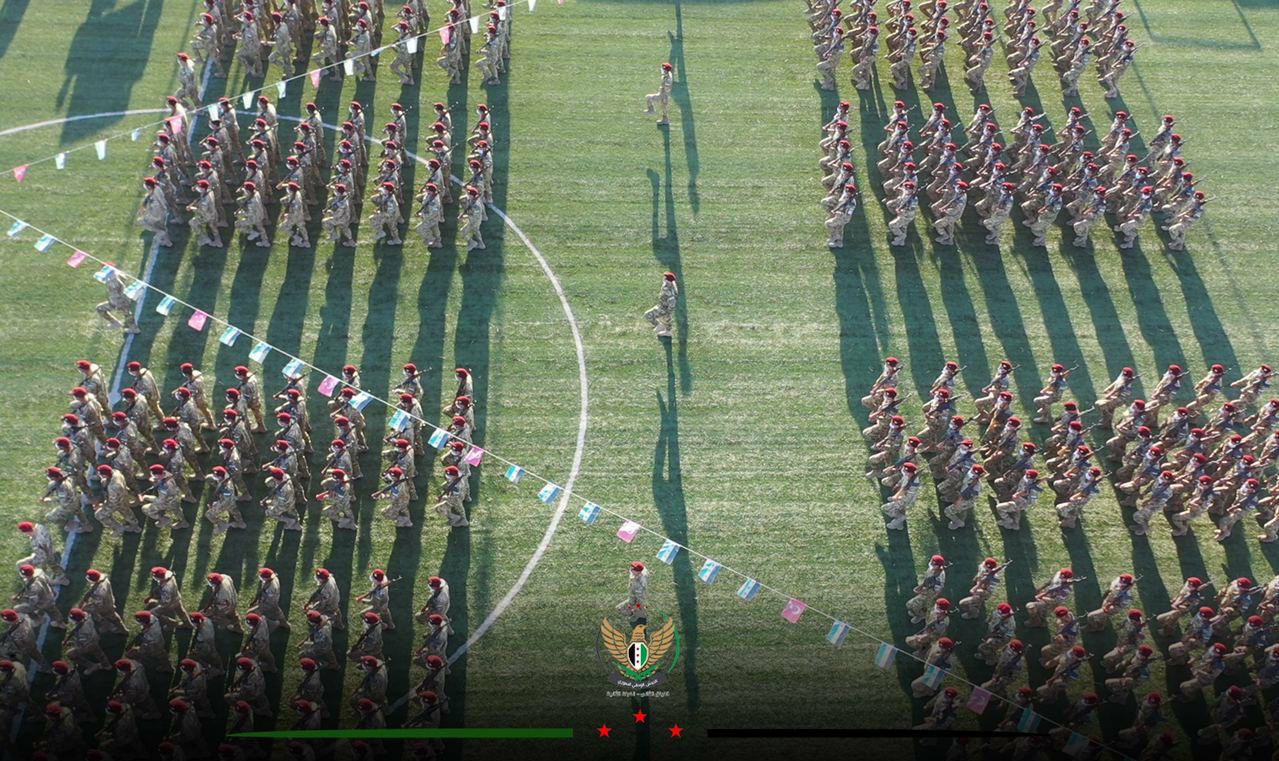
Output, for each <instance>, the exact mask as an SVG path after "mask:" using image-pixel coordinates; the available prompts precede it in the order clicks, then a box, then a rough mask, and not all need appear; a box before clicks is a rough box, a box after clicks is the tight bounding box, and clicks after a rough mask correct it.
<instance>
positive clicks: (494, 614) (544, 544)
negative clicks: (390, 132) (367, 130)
mask: <svg viewBox="0 0 1279 761" xmlns="http://www.w3.org/2000/svg"><path fill="white" fill-rule="evenodd" d="M163 111H164V109H161V108H142V109H134V110H131V111H108V112H104V113H100V114H83V115H81V116H69V117H63V118H61V119H49V120H46V121H43V122H37V123H35V124H25V125H22V126H18V127H10V128H9V129H6V130H0V137H4V136H6V135H13V134H17V133H19V132H27V131H29V130H35V129H40V128H42V127H51V126H54V125H57V124H63V123H65V122H73V121H83V120H86V119H105V118H107V117H111V116H128V115H134V114H151V113H160V112H163ZM278 118H280V119H283V120H286V121H294V122H298V121H301V118H299V117H296V116H283V115H281V116H279V117H278ZM324 126H325V127H326V128H327V129H331V130H334V131H336V130H337V129H338V128H337V126H336V125H333V124H325V125H324ZM365 139H366V140H367V141H368V142H370V143H372V142H373V138H372V137H370V136H367V135H366V136H365ZM405 153H406V154H407V155H408V156H409V157H410V158H412V159H413V160H414V161H416V162H417V163H419V164H422V165H424V166H425V165H426V160H425V159H423V158H422V157H420V156H418V155H417V154H414V153H409V152H408V151H406V152H405ZM451 179H452V180H453V182H454V183H456V184H458V185H462V184H463V183H462V180H461V179H459V178H457V177H452V178H451ZM489 208H490V209H492V210H493V213H494V214H497V215H498V216H499V217H501V219H502V222H503V223H505V224H506V226H507V227H509V228H510V229H511V232H513V233H515V235H516V236H517V237H518V238H519V239H520V242H522V243H523V244H524V247H525V248H527V249H528V250H529V253H531V254H532V255H533V258H534V259H536V260H537V263H538V266H540V267H541V268H542V273H543V274H545V275H546V279H547V280H549V281H550V283H551V287H552V288H553V289H554V290H555V295H556V297H558V298H559V300H560V307H561V308H562V309H563V310H564V317H565V319H567V320H568V327H569V331H570V332H571V333H572V334H573V350H574V352H575V353H576V354H577V382H578V385H579V387H580V388H581V394H580V396H581V405H580V407H579V412H578V418H577V447H576V449H575V450H574V451H573V465H572V467H571V468H570V469H569V474H568V480H566V481H565V482H564V484H563V488H564V496H563V497H560V501H559V504H558V505H556V507H555V513H554V514H553V515H552V516H551V522H550V524H549V525H547V527H546V531H545V532H544V533H543V534H542V539H541V541H540V542H538V544H537V549H536V550H534V552H533V555H532V557H530V558H529V559H528V562H527V563H525V564H524V570H522V571H521V572H520V576H519V578H518V579H516V580H515V585H514V586H512V587H511V588H510V589H509V590H507V592H506V594H505V595H503V596H502V599H501V600H498V603H497V605H495V606H494V607H493V610H491V611H490V612H489V614H488V615H487V616H486V617H485V618H484V620H483V621H482V622H480V625H479V626H478V627H476V629H475V632H474V633H473V634H471V636H470V638H468V639H467V640H466V642H463V643H462V644H461V645H460V646H459V647H458V648H457V649H456V650H454V651H453V654H452V655H451V656H449V663H450V664H452V663H454V662H456V661H457V660H458V659H459V658H461V657H462V656H463V655H465V654H466V652H467V651H468V650H470V649H471V646H472V645H474V644H475V643H476V642H478V641H479V640H480V638H481V637H483V636H484V635H485V634H486V633H488V631H489V629H491V628H493V625H494V624H495V623H497V619H498V618H500V617H501V615H502V614H503V613H505V612H506V610H507V609H508V608H509V607H510V606H511V603H512V602H513V601H514V600H515V597H516V595H518V594H519V593H520V592H521V591H523V589H524V585H525V584H527V583H528V580H529V578H530V577H532V575H533V571H534V570H535V569H536V568H537V566H538V564H539V563H541V562H542V557H543V556H544V555H546V551H547V549H549V548H550V546H551V540H552V539H554V538H555V532H556V531H558V530H559V527H560V523H561V521H562V520H563V518H564V513H565V512H566V511H567V510H568V505H569V499H570V498H571V496H572V494H573V486H574V485H575V484H576V483H577V477H578V476H579V475H580V474H581V470H582V456H583V454H584V453H585V451H586V429H587V427H588V425H589V424H590V417H591V416H590V396H589V392H588V382H587V375H586V347H585V346H584V345H583V344H582V332H581V330H580V328H579V326H578V324H577V317H576V316H574V314H573V307H572V306H570V305H569V302H568V295H567V294H565V292H564V286H563V285H562V284H561V283H560V279H559V277H558V276H557V275H556V274H555V270H553V269H552V268H551V263H550V262H549V261H547V259H546V256H545V255H544V254H543V253H542V252H541V250H540V249H538V247H537V246H535V245H533V241H531V240H529V238H528V236H527V235H525V234H524V231H523V230H521V229H520V227H519V225H517V224H515V222H514V220H512V219H511V218H510V217H508V216H507V215H506V212H504V211H502V210H501V209H499V208H497V207H496V206H494V205H493V204H489ZM154 259H155V258H154V257H153V258H152V262H153V263H154ZM140 308H141V305H139V309H140ZM132 339H133V337H132V336H129V337H128V339H126V341H127V342H128V341H132ZM127 355H128V349H127V346H126V348H125V350H124V353H123V354H122V355H121V356H122V357H127ZM121 364H123V360H121ZM117 369H118V368H117ZM117 383H118V379H117ZM69 549H70V548H68V552H69ZM406 698H407V696H406ZM406 698H401V699H400V701H397V702H396V703H395V704H394V706H393V708H398V707H399V706H400V705H401V704H402V703H403V702H404V700H405V699H406Z"/></svg>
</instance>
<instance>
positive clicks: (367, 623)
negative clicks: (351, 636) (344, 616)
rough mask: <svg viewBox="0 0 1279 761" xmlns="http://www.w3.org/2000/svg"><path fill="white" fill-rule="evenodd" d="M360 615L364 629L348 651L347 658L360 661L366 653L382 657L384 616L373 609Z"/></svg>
mask: <svg viewBox="0 0 1279 761" xmlns="http://www.w3.org/2000/svg"><path fill="white" fill-rule="evenodd" d="M360 617H361V619H362V620H363V621H364V631H363V632H361V633H360V636H359V637H358V638H357V639H356V640H355V642H354V643H353V644H352V645H351V647H350V649H349V650H348V651H347V654H346V657H347V659H348V660H351V661H357V662H358V661H359V660H360V659H361V658H363V657H364V656H366V655H371V656H373V657H375V658H382V657H383V655H382V629H383V628H384V625H383V623H382V617H381V616H379V615H378V614H376V613H374V612H373V611H366V612H364V613H363V614H361V616H360Z"/></svg>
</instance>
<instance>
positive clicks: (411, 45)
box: [407, 37, 418, 55]
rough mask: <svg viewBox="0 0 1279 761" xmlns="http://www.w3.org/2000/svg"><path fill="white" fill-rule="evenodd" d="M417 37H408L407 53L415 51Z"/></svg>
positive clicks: (410, 53) (411, 53)
mask: <svg viewBox="0 0 1279 761" xmlns="http://www.w3.org/2000/svg"><path fill="white" fill-rule="evenodd" d="M417 39H418V38H417V37H410V38H409V39H408V41H407V47H408V50H409V55H413V54H414V53H416V52H417Z"/></svg>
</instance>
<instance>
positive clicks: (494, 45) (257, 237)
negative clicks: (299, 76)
mask: <svg viewBox="0 0 1279 761" xmlns="http://www.w3.org/2000/svg"><path fill="white" fill-rule="evenodd" d="M205 2H206V5H207V6H208V12H207V13H205V14H204V16H203V17H202V21H201V24H200V32H199V33H198V34H197V37H196V38H195V39H194V40H193V41H192V49H193V50H196V51H197V55H196V56H195V59H194V60H193V59H192V57H191V56H188V55H187V54H186V53H179V54H178V63H179V75H180V76H179V89H178V92H177V93H176V94H175V95H173V96H170V97H169V98H168V101H167V105H168V109H169V113H170V119H169V120H168V121H166V122H165V125H164V128H163V129H162V130H161V131H160V132H158V133H157V134H156V140H155V143H154V146H153V147H154V149H155V156H154V158H153V159H152V165H151V167H150V170H149V171H150V174H149V175H148V176H147V177H145V178H144V180H143V185H144V189H145V195H144V197H143V201H142V204H141V208H140V209H139V212H138V222H139V224H140V225H141V226H142V227H143V229H145V230H147V231H149V232H151V233H153V234H154V235H155V239H156V242H157V243H158V244H159V245H161V246H171V245H173V239H172V237H171V236H170V235H169V227H170V225H173V224H179V223H181V221H182V220H183V218H185V219H186V224H187V225H188V227H189V228H190V230H191V234H192V236H194V237H195V238H196V239H197V240H198V242H199V244H200V245H203V246H213V247H217V248H221V247H224V246H225V245H226V242H227V241H226V239H225V238H224V237H223V232H224V231H228V232H229V231H231V230H233V231H234V233H233V234H235V235H239V234H243V235H244V236H245V239H246V241H248V242H252V243H254V244H255V245H257V246H259V247H263V248H268V247H270V246H271V245H272V241H271V228H273V227H274V228H276V229H278V230H279V231H280V232H282V233H283V234H284V235H285V236H286V237H287V240H288V242H289V245H291V246H297V247H301V248H310V247H311V246H312V241H311V238H310V234H309V232H308V228H309V223H310V222H311V221H312V219H313V216H315V215H318V216H319V218H320V227H321V229H322V230H323V232H324V233H325V234H326V235H327V236H328V238H329V240H330V241H332V242H334V243H337V244H339V245H343V246H353V245H355V236H354V232H353V230H355V229H357V228H358V227H359V223H360V220H361V216H362V206H363V203H362V201H361V198H362V190H363V189H364V188H366V187H367V188H368V190H369V196H368V201H369V206H370V211H371V213H370V214H369V215H368V222H369V225H370V226H371V229H372V231H373V236H374V242H380V241H385V243H386V244H387V245H402V244H403V239H402V237H401V230H402V229H406V228H407V227H408V226H412V227H413V228H414V229H415V230H416V232H417V233H418V235H419V236H420V237H421V239H422V242H423V243H424V244H425V245H426V246H427V247H428V248H438V247H440V246H442V245H443V240H442V239H441V235H440V225H441V223H442V222H443V220H444V213H445V207H446V206H450V205H453V204H454V202H455V201H456V203H457V213H456V218H457V224H458V230H459V233H460V236H461V238H462V239H463V240H464V241H465V245H466V250H467V251H471V250H474V249H482V248H484V247H485V246H484V240H483V236H482V234H481V232H480V225H481V223H482V222H483V221H484V220H485V219H486V218H487V212H486V210H485V204H486V203H489V202H491V201H492V200H493V171H494V156H493V149H494V144H493V124H492V117H491V114H490V113H489V110H488V108H487V107H486V106H485V105H484V104H480V105H479V106H478V107H477V117H478V118H477V124H476V126H475V128H474V129H473V130H472V131H471V133H470V135H469V136H467V137H466V138H465V140H456V141H455V140H454V135H453V119H452V116H451V114H450V113H449V109H448V107H447V105H446V104H444V103H435V104H434V114H433V122H432V123H431V125H430V129H429V130H428V131H427V134H428V137H427V139H426V142H425V145H423V146H422V147H421V150H419V151H418V153H417V154H416V155H421V156H425V157H428V158H427V160H426V161H425V162H424V163H425V166H426V168H427V170H428V172H427V173H428V175H429V176H428V177H427V180H426V182H425V183H423V185H422V187H421V188H419V189H418V190H417V191H416V192H414V191H413V189H412V188H410V187H406V186H405V184H404V180H403V172H404V168H405V166H406V162H408V161H410V160H414V158H415V157H416V155H415V154H411V153H410V149H411V148H412V147H413V146H410V145H408V144H407V140H408V136H409V125H408V120H407V118H406V111H407V109H406V107H404V106H402V105H401V104H399V103H393V104H392V105H391V108H390V113H389V114H388V116H387V119H388V120H387V121H386V122H385V123H384V124H383V126H382V127H381V129H380V130H379V129H377V128H376V126H375V124H373V123H371V122H370V120H371V119H375V118H376V117H374V116H373V115H371V114H367V113H366V110H365V108H364V106H363V104H361V103H360V102H358V101H352V102H351V104H350V106H349V107H348V109H347V114H346V119H345V120H344V121H343V122H342V123H341V124H340V125H339V127H338V131H339V134H338V140H337V146H336V148H335V150H334V151H333V155H332V156H330V155H328V152H327V151H326V148H325V142H324V130H325V129H326V128H327V127H328V125H327V124H326V123H325V120H324V115H323V114H322V113H321V110H320V108H319V106H317V105H316V104H315V103H314V102H309V103H306V104H305V107H304V111H305V113H304V114H302V115H301V116H300V117H299V118H298V119H296V120H295V121H296V122H297V123H296V125H295V126H294V127H293V135H292V136H291V137H290V136H289V135H288V134H287V132H286V134H285V135H284V136H283V138H282V137H281V135H280V121H281V118H282V117H280V116H279V115H278V114H277V112H276V107H275V104H274V103H273V102H272V101H271V99H270V98H268V97H267V96H266V95H259V96H258V98H257V101H256V111H255V112H254V113H253V114H252V115H251V118H250V115H249V114H241V113H239V112H238V111H237V108H236V105H235V103H234V102H233V101H232V100H231V99H230V98H225V97H224V98H219V99H218V102H217V109H216V110H217V114H216V116H213V117H210V118H209V120H208V134H207V135H206V136H205V137H203V138H202V139H201V140H200V141H199V154H198V155H197V153H196V151H195V150H193V149H192V147H191V145H190V144H189V143H188V142H187V139H186V138H185V137H184V133H185V134H186V135H187V136H189V132H186V130H188V129H189V128H190V126H191V124H192V122H191V116H192V113H193V112H192V110H191V109H194V108H195V107H196V106H197V105H198V104H197V101H198V97H199V88H198V83H197V79H198V78H197V76H196V68H195V62H196V61H204V60H207V61H209V65H211V66H213V67H214V71H215V72H217V71H220V69H219V66H220V64H219V60H220V58H221V56H222V52H221V51H222V47H221V45H222V44H223V43H227V44H230V43H231V42H238V45H239V47H238V52H237V55H238V56H240V57H241V59H242V60H244V62H245V66H246V68H247V69H249V71H250V73H251V74H252V73H253V71H254V68H253V67H254V65H260V63H261V60H262V57H263V52H262V51H263V50H265V49H266V48H267V47H270V48H271V53H270V60H271V61H273V62H277V63H280V64H281V66H282V67H283V68H284V69H285V72H284V73H285V76H288V75H290V74H291V72H292V64H291V63H290V62H291V61H292V57H293V52H292V51H293V47H292V45H293V44H294V43H293V42H291V41H296V40H299V39H302V37H301V36H302V35H310V34H312V33H313V30H314V35H315V37H316V39H317V41H318V46H317V48H316V50H317V56H318V57H319V62H320V63H321V64H324V65H328V64H330V63H332V62H333V61H336V60H342V59H344V58H345V57H346V56H351V55H356V54H360V53H365V52H368V50H371V49H373V48H374V47H376V46H377V44H378V38H379V37H380V34H381V31H380V30H381V28H382V18H383V10H382V2H381V0H372V2H370V1H369V0H361V1H360V2H358V3H356V4H355V5H353V6H352V7H350V8H347V7H346V6H347V5H348V4H347V2H346V0H324V2H322V3H321V5H322V6H323V11H324V13H323V14H322V15H319V16H316V13H317V12H318V10H317V9H316V8H314V7H313V4H312V3H310V2H300V1H299V0H287V2H285V3H284V5H285V6H286V7H285V8H283V9H281V10H274V11H269V12H267V9H266V8H261V7H256V6H257V5H261V4H262V2H261V0H258V3H257V4H255V3H254V2H245V3H243V7H242V9H241V10H240V11H239V12H238V13H231V12H230V11H229V9H228V8H227V7H226V4H227V2H228V0H205ZM446 16H447V18H448V19H449V21H448V22H447V24H446V27H445V28H446V29H447V30H448V31H447V32H446V33H445V35H443V36H444V37H445V38H447V39H448V43H447V44H445V45H444V50H443V54H442V55H441V58H440V65H441V66H442V67H443V68H444V69H445V71H446V73H447V74H448V75H449V77H450V81H452V82H455V83H456V82H460V81H462V80H461V78H462V77H463V76H464V74H465V63H466V61H467V60H468V58H467V57H466V56H467V51H468V50H469V44H470V43H469V40H470V25H469V23H466V19H468V18H469V17H470V8H469V3H468V2H467V1H466V0H455V2H454V5H453V7H452V8H451V9H450V10H449V11H448V13H447V14H446ZM511 16H512V14H511V13H510V9H509V7H508V6H507V5H506V3H505V0H493V2H492V5H491V10H490V12H489V19H490V22H491V23H489V24H488V25H487V28H486V30H485V41H484V43H483V45H482V57H481V58H480V60H479V66H480V69H481V72H482V75H483V77H484V79H485V82H486V83H488V84H496V83H498V81H499V79H498V76H499V74H500V73H501V72H502V71H504V70H505V67H506V65H507V61H508V60H509V56H510V46H509V41H510V25H511ZM398 17H399V20H398V21H397V22H396V23H395V26H394V29H395V31H396V34H397V35H398V39H397V41H396V42H395V43H394V44H393V46H392V49H393V50H394V51H395V57H394V60H393V61H392V62H391V64H390V69H391V71H392V73H393V74H396V75H397V76H399V77H400V81H401V82H402V83H403V84H412V83H413V79H412V71H413V69H414V67H415V66H416V65H417V63H418V62H419V60H420V56H421V50H422V45H421V44H420V43H421V41H422V40H421V39H419V38H418V35H421V34H423V33H424V32H425V31H427V30H428V28H429V27H428V24H429V21H430V19H429V17H428V15H427V12H426V7H425V3H424V2H422V1H421V0H413V1H412V2H409V3H408V4H406V5H404V6H403V7H402V8H401V9H400V11H399V13H398ZM264 39H266V40H274V41H275V42H273V43H262V42H261V40H264ZM212 40H219V41H220V42H219V43H218V44H217V45H214V46H213V47H210V45H212V42H211V41H212ZM201 51H203V52H201ZM255 51H256V52H255ZM286 53H287V55H286ZM376 60H377V59H376V58H375V57H371V56H367V55H366V56H363V57H359V58H355V59H351V60H350V63H351V67H350V69H351V71H350V72H349V73H350V74H351V75H352V76H356V77H358V78H360V79H366V78H373V77H375V76H376V72H375V70H374V68H373V67H374V64H375V62H376ZM340 68H342V67H334V68H331V69H328V70H327V76H331V77H335V78H336V77H340V76H341V75H340V74H339V69H340ZM259 73H260V72H259ZM175 116H176V117H179V118H178V119H173V118H172V117H175ZM242 119H243V121H244V122H245V124H243V125H242V124H241V121H242ZM282 139H283V142H281V140H282ZM458 148H461V149H462V150H463V151H464V154H465V159H464V162H465V167H466V169H467V170H468V171H467V173H466V174H465V176H466V178H467V179H466V182H465V183H464V185H463V189H462V192H461V193H459V194H456V197H455V194H454V193H453V191H452V188H451V182H452V170H453V165H454V158H455V157H454V154H453V152H454V150H455V149H458ZM374 150H376V155H372V154H373V151H374ZM104 316H108V315H105V314H104Z"/></svg>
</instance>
